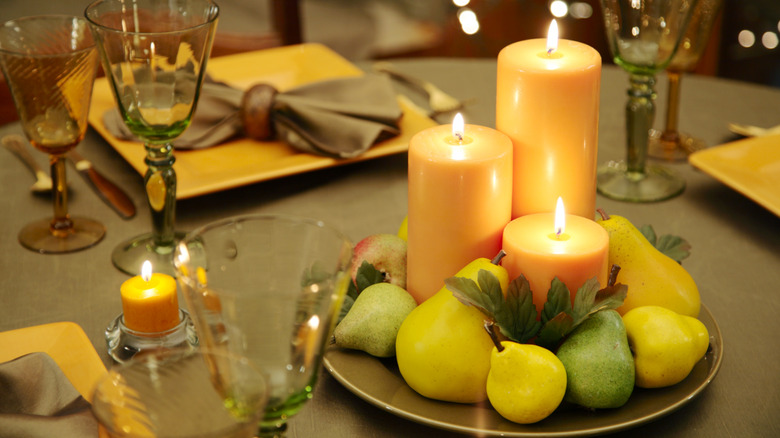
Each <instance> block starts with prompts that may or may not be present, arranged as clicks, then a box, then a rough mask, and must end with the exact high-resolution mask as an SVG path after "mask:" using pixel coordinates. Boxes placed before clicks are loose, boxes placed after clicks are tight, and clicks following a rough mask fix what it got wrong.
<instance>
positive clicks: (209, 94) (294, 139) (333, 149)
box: [103, 74, 402, 158]
mask: <svg viewBox="0 0 780 438" xmlns="http://www.w3.org/2000/svg"><path fill="white" fill-rule="evenodd" d="M243 97H244V92H243V91H241V90H238V89H235V88H232V87H230V86H228V85H226V84H223V83H219V82H214V81H212V80H208V79H207V80H206V81H204V83H203V87H202V90H201V94H200V98H199V102H198V108H197V110H196V112H195V115H194V117H193V120H192V123H191V125H190V127H189V128H187V130H186V131H185V132H184V133H183V134H182V135H181V137H179V138H177V139H176V140H174V142H173V144H174V147H175V148H176V149H179V150H185V149H199V148H205V147H210V146H215V145H218V144H220V143H223V142H225V141H228V140H230V139H231V138H233V137H236V136H239V135H243V133H244V131H245V129H244V126H243V123H242V116H241V114H240V111H241V105H242V99H243ZM269 104H270V113H271V115H270V122H271V124H272V128H273V131H274V132H275V135H276V137H275V138H276V139H277V140H280V141H283V142H285V143H287V144H289V145H290V146H292V147H293V148H295V149H297V150H300V151H302V152H307V153H312V154H318V155H324V156H331V157H337V158H352V157H356V156H358V155H360V154H362V153H363V152H365V151H366V150H368V149H369V148H370V147H371V146H372V145H374V144H375V143H377V142H379V141H382V140H385V139H387V138H390V137H393V136H396V135H398V134H399V133H400V129H399V128H398V122H399V120H400V119H401V115H402V112H401V108H400V106H399V105H398V101H397V100H396V96H395V92H394V90H393V88H392V84H391V83H390V80H389V79H388V78H387V76H385V75H377V74H366V75H363V76H357V77H349V78H339V79H332V80H327V81H320V82H315V83H312V84H308V85H304V86H301V87H298V88H295V89H292V90H289V91H286V92H283V93H278V94H276V95H275V96H274V98H273V100H272V101H269ZM103 121H104V123H105V125H106V128H107V129H108V130H109V131H110V132H111V133H112V134H113V135H114V136H115V137H117V138H119V139H125V140H127V139H133V138H134V136H133V135H132V133H131V132H130V131H129V130H128V129H127V127H126V126H125V124H124V123H123V122H122V119H121V116H120V115H119V111H118V110H116V109H112V110H110V111H107V112H106V113H105V114H104V117H103Z"/></svg>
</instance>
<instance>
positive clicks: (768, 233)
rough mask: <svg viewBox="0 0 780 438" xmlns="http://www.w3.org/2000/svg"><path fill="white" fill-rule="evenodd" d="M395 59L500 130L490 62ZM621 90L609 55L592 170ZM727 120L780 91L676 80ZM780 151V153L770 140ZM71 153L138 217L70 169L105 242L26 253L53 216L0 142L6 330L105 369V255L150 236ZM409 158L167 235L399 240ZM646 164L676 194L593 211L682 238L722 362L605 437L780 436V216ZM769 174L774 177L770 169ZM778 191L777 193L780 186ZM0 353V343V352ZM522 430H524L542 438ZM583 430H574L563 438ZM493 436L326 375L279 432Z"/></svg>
mask: <svg viewBox="0 0 780 438" xmlns="http://www.w3.org/2000/svg"><path fill="white" fill-rule="evenodd" d="M391 63H392V64H393V65H394V66H395V67H396V68H397V69H398V70H400V71H402V72H404V73H407V74H410V75H413V76H416V77H418V78H422V79H425V80H428V81H431V82H432V83H434V84H436V85H437V86H439V87H440V88H442V89H443V90H445V91H446V92H448V93H449V94H451V95H453V96H455V97H457V98H459V99H463V100H465V101H466V102H467V103H466V105H465V106H464V107H463V108H462V109H461V110H460V111H461V113H462V114H463V116H464V118H465V120H466V122H467V123H469V124H476V125H483V126H488V127H495V108H496V60H495V59H486V58H404V59H393V60H391ZM356 65H357V66H358V67H359V68H360V69H362V70H364V71H367V72H368V71H371V69H372V62H371V61H362V62H357V63H356ZM627 84H628V75H627V73H626V72H625V71H623V70H621V69H620V68H618V67H616V66H614V65H610V64H608V63H606V62H605V64H604V65H603V67H602V73H601V85H600V102H599V121H598V123H599V126H598V162H599V163H600V164H603V163H607V162H609V161H619V160H624V159H625V157H626V138H625V137H626V136H625V105H626V100H627V95H626V89H627ZM394 87H396V88H395V89H396V91H397V92H398V93H399V94H403V95H405V96H407V97H408V98H409V99H410V100H411V101H412V102H413V103H414V104H415V105H418V106H419V107H420V108H423V109H426V108H427V106H426V105H427V104H426V99H425V96H423V95H422V94H420V92H419V91H418V90H416V89H414V88H411V87H409V86H408V85H405V84H401V83H395V84H394ZM665 92H666V77H665V75H664V74H663V73H661V74H659V75H658V77H657V94H658V96H659V98H658V99H656V106H657V110H656V119H655V126H656V127H658V128H660V127H661V126H662V125H663V115H664V113H665V105H666V104H665V99H664V98H661V96H665ZM452 116H453V113H445V114H435V115H432V117H433V118H434V119H435V121H436V122H437V123H439V124H446V123H451V121H452ZM729 123H741V124H750V125H756V126H762V127H770V126H774V125H776V124H778V123H780V89H778V88H771V87H767V86H763V85H757V84H751V83H745V82H737V81H733V80H727V79H722V78H717V77H710V76H698V75H694V74H690V75H685V77H684V80H683V85H682V97H681V102H680V119H679V126H680V128H681V130H683V131H685V132H688V133H691V134H693V135H696V136H698V137H700V138H702V139H703V140H704V141H705V142H706V144H707V145H708V146H710V147H716V146H718V145H721V144H724V143H728V142H732V141H735V140H738V139H737V137H736V136H735V135H734V134H732V133H731V132H730V131H729V129H728V124H729ZM560 128H561V129H566V127H565V126H561V127H560ZM9 134H22V128H21V125H20V124H19V123H18V122H15V123H10V124H7V125H5V126H2V127H0V137H2V136H5V135H9ZM138 147H139V148H140V147H141V145H140V144H139V145H138ZM216 147H219V146H216ZM775 147H777V148H780V137H776V141H775ZM78 150H79V151H80V152H81V154H82V155H83V156H85V157H87V158H88V159H89V160H91V161H92V162H93V163H94V166H95V167H96V168H97V169H98V170H100V171H101V172H102V173H104V174H105V175H107V176H108V177H109V178H110V179H112V180H113V181H114V182H115V183H116V184H118V185H119V186H121V187H122V188H124V189H125V190H126V191H127V193H128V194H129V195H130V197H131V198H132V200H133V201H134V202H135V205H136V207H137V209H138V212H137V214H136V215H135V217H133V218H131V219H123V218H121V217H120V216H119V215H117V214H116V213H115V212H114V211H113V210H111V209H110V208H109V207H108V206H107V205H106V204H104V203H103V202H100V201H99V199H98V198H97V196H96V194H95V193H93V191H92V190H91V189H90V188H89V187H88V186H87V184H86V183H85V181H84V180H82V179H81V178H78V177H77V176H76V172H75V171H74V169H73V167H71V166H69V167H68V185H69V201H68V203H69V211H70V213H71V214H73V215H79V216H86V217H91V218H95V219H98V220H99V221H100V222H102V223H103V224H104V225H105V226H106V228H107V233H106V235H105V238H104V239H103V240H102V241H101V242H99V243H98V244H97V245H96V246H94V247H92V248H89V249H86V250H82V251H78V252H73V253H68V254H58V255H43V254H38V253H35V252H32V251H29V250H27V249H25V248H23V247H22V246H21V245H20V244H19V242H18V241H17V233H18V232H19V230H20V229H21V228H22V227H23V225H24V224H25V223H27V222H28V221H30V220H32V219H38V218H43V217H47V216H51V215H52V208H51V199H50V198H49V197H48V196H42V195H40V194H34V193H32V192H31V190H30V185H31V184H32V183H33V178H32V174H31V173H30V172H29V171H28V170H27V169H25V167H24V166H23V165H22V164H21V163H20V161H19V160H18V159H17V158H16V157H14V156H13V155H12V154H11V153H10V152H9V151H8V150H6V149H5V148H0V211H2V213H0V272H1V274H0V332H3V331H9V330H14V329H20V328H25V327H31V326H37V325H41V324H47V323H54V322H61V321H69V322H73V323H75V324H77V325H78V326H80V327H81V328H82V329H83V331H84V333H86V335H87V337H88V339H89V341H90V342H91V345H92V347H94V349H95V350H96V351H97V354H98V355H99V357H100V359H101V360H102V361H103V364H104V365H105V366H106V367H110V366H112V365H113V362H112V360H111V359H110V357H109V355H108V352H107V347H106V338H105V331H106V327H107V326H108V325H109V323H110V322H111V321H112V320H113V319H114V318H116V317H117V315H119V314H120V313H121V310H122V307H121V298H120V293H119V290H120V285H121V284H122V282H124V281H125V280H127V279H128V278H129V277H128V276H127V275H126V274H124V273H122V272H120V271H119V270H118V269H116V268H115V267H114V266H113V265H112V262H111V252H112V250H113V249H114V248H115V247H116V246H117V245H118V244H119V243H120V242H121V241H123V240H124V239H126V238H128V237H129V236H134V235H137V234H141V233H144V232H148V231H149V230H150V227H151V224H150V219H149V217H150V214H149V206H148V204H147V201H146V193H145V190H144V185H143V178H142V175H140V174H139V172H137V171H136V170H135V169H134V168H133V167H132V166H131V165H129V164H128V162H127V161H125V159H123V157H122V156H121V155H120V154H118V153H117V152H116V151H115V150H114V148H112V147H111V145H110V144H109V143H108V142H107V141H106V140H105V139H104V138H103V137H102V136H101V135H99V134H98V133H97V132H96V131H95V130H93V129H91V128H90V129H89V130H88V132H87V134H86V138H85V139H84V140H83V141H82V143H81V144H80V145H79V146H78ZM33 154H34V157H35V159H36V160H37V161H38V162H39V163H40V164H41V165H42V166H46V165H47V157H46V156H45V154H43V153H41V152H36V151H33ZM407 160H408V155H407V153H406V152H405V151H401V152H399V153H393V154H389V155H386V156H381V157H378V158H374V159H371V160H365V161H359V162H351V163H348V164H345V165H335V166H327V167H325V168H322V169H317V170H312V171H308V172H303V173H295V174H291V175H286V176H280V177H278V178H271V179H268V180H265V181H261V182H257V183H251V184H246V185H239V186H236V187H232V188H228V189H225V190H219V191H216V192H213V193H205V194H202V195H199V196H193V197H189V198H187V199H181V200H179V201H178V203H177V205H176V227H177V229H179V230H184V231H188V230H193V229H195V228H197V227H200V226H202V225H205V224H208V223H210V222H213V221H216V220H218V219H223V218H226V217H231V216H239V215H246V214H255V213H275V214H288V215H297V216H307V217H312V218H317V219H320V220H322V221H324V222H326V223H329V224H332V225H333V226H335V227H337V228H338V229H340V230H341V231H342V232H343V233H345V234H346V235H347V236H348V237H349V238H350V239H351V240H352V241H353V242H358V241H359V240H361V239H362V238H364V237H366V236H369V235H371V234H377V233H390V234H395V233H396V232H397V230H398V229H399V225H400V224H401V222H402V221H403V219H404V217H405V216H406V214H407ZM652 161H653V162H657V163H658V164H662V165H664V166H666V167H668V168H669V169H671V170H673V171H674V172H677V173H678V174H679V175H681V176H682V177H683V178H684V179H685V181H686V183H687V185H686V188H685V190H684V192H683V193H682V194H681V195H679V196H676V197H674V198H672V199H669V200H665V201H661V202H654V203H629V202H619V201H615V200H611V199H608V198H606V197H603V196H601V195H598V196H597V199H596V203H597V206H598V207H600V208H602V209H604V210H605V211H607V212H608V213H610V214H616V215H620V216H624V217H626V218H628V219H629V220H630V221H631V222H632V223H634V224H635V225H638V226H639V225H652V226H653V228H654V230H655V231H656V233H657V234H658V235H663V234H671V235H676V236H681V237H683V238H684V239H686V240H687V241H688V242H689V244H690V246H691V250H690V256H689V257H688V258H686V259H685V260H683V262H682V265H683V267H684V268H685V269H686V270H687V271H688V272H689V273H690V274H691V276H692V277H693V278H694V280H695V282H696V284H697V285H698V288H699V291H700V294H701V300H702V303H703V305H704V306H706V308H707V309H708V311H709V313H710V314H711V315H712V319H713V321H714V322H715V323H716V325H717V327H718V329H719V335H720V336H721V344H720V348H722V362H721V363H720V364H719V365H720V366H719V369H717V370H716V371H717V372H716V373H714V375H711V376H709V377H708V381H707V382H706V383H707V384H706V387H704V388H703V390H701V391H700V392H697V393H696V394H695V396H692V397H690V399H686V400H683V401H682V402H681V403H679V406H675V408H674V409H670V410H668V412H664V415H661V416H658V417H657V418H652V420H651V421H641V419H640V421H637V422H636V423H631V424H627V425H626V426H625V427H620V428H616V429H614V430H612V429H610V430H603V431H602V432H610V433H613V436H616V437H629V436H630V437H633V438H636V437H660V436H663V437H680V438H682V437H685V438H695V437H702V438H704V437H706V438H719V437H768V436H780V421H778V420H777V413H778V412H780V342H778V336H779V335H780V293H778V285H780V217H778V216H777V215H776V214H774V213H772V212H771V211H770V210H769V209H767V208H765V206H763V205H761V204H760V203H759V202H756V201H755V200H753V199H751V198H749V197H747V196H745V195H744V194H743V193H741V192H740V191H738V190H735V189H734V188H733V187H731V186H729V185H728V184H724V183H723V182H721V181H720V180H719V179H717V178H714V177H713V176H711V175H710V174H709V173H707V172H703V171H701V170H699V169H697V168H696V167H694V166H692V165H691V164H690V163H688V162H687V161H681V162H663V161H659V160H652ZM775 164H777V163H775ZM174 168H175V165H174ZM775 172H780V170H779V169H778V168H777V166H775ZM774 190H776V191H780V186H777V187H775V188H774ZM180 302H182V303H183V300H180ZM711 334H713V333H711ZM3 348H4V346H3V345H0V351H1V350H3ZM331 348H333V347H331ZM532 430H533V429H529V435H528V436H537V435H534V434H533V433H532V432H531V431H532ZM586 434H589V433H587V432H583V433H582V434H579V433H577V431H572V432H570V433H568V434H567V435H566V436H578V435H586ZM2 435H3V433H2V431H0V436H2ZM492 435H495V436H501V435H502V432H501V431H481V432H476V433H475V432H471V431H469V430H461V429H457V428H452V427H447V425H446V424H432V423H431V422H426V421H424V418H423V419H420V418H416V417H415V416H414V415H399V414H398V412H396V411H394V410H393V409H392V408H389V407H386V406H381V405H379V404H376V403H370V402H368V401H366V400H365V399H364V398H363V397H361V396H360V394H357V393H356V392H355V391H354V390H351V389H350V388H348V387H347V386H346V385H343V384H342V382H340V381H339V380H337V379H336V378H334V377H333V375H332V374H331V373H330V372H328V370H326V369H325V367H323V369H322V370H321V374H320V377H319V380H318V382H317V385H316V389H315V390H314V393H313V398H312V399H311V400H310V401H309V402H308V403H307V404H306V405H305V406H304V408H303V409H302V410H301V411H300V412H299V413H298V414H297V415H295V416H294V417H293V418H292V419H291V421H290V427H289V430H288V436H289V437H291V438H292V437H323V438H325V437H334V438H335V437H338V438H344V437H373V438H382V437H430V436H436V437H460V436H492ZM507 435H509V436H512V434H511V433H507ZM520 436H525V435H520ZM538 436H543V434H539V435H538Z"/></svg>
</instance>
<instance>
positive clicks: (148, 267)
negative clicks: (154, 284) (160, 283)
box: [141, 260, 152, 281]
mask: <svg viewBox="0 0 780 438" xmlns="http://www.w3.org/2000/svg"><path fill="white" fill-rule="evenodd" d="M141 278H143V279H144V281H149V280H151V279H152V262H150V261H149V260H145V261H144V264H143V265H141Z"/></svg>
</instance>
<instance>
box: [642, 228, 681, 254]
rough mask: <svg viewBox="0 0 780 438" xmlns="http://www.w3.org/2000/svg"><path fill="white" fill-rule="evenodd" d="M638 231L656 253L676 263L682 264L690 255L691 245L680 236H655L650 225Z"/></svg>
mask: <svg viewBox="0 0 780 438" xmlns="http://www.w3.org/2000/svg"><path fill="white" fill-rule="evenodd" d="M639 231H640V232H641V233H642V235H643V236H645V238H646V239H647V240H648V241H649V242H650V244H651V245H653V246H654V247H655V248H656V249H657V250H658V251H661V252H662V253H664V254H665V255H666V256H668V257H669V258H671V259H672V260H674V261H676V262H677V263H682V261H683V260H685V259H686V258H688V256H689V255H691V244H690V243H688V241H687V240H685V239H683V238H682V237H680V236H673V235H671V234H663V235H661V236H657V235H656V234H655V230H654V229H653V226H652V225H644V226H641V227H639Z"/></svg>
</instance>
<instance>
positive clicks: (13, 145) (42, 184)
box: [2, 134, 52, 193]
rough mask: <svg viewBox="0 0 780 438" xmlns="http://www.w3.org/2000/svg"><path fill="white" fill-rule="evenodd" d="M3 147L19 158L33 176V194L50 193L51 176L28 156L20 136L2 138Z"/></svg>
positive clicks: (13, 135)
mask: <svg viewBox="0 0 780 438" xmlns="http://www.w3.org/2000/svg"><path fill="white" fill-rule="evenodd" d="M2 143H3V146H5V147H6V148H7V149H8V150H9V151H11V152H13V153H14V155H16V156H17V157H19V159H21V160H22V162H23V163H24V164H25V165H26V166H27V168H28V169H30V170H31V171H32V172H33V173H34V174H35V183H34V184H33V185H32V187H30V190H32V191H33V193H50V192H51V188H52V182H51V176H49V174H48V173H47V172H45V171H44V170H43V169H42V168H41V167H40V166H39V165H38V163H37V162H36V161H35V159H34V158H33V157H32V155H30V152H29V151H28V150H27V148H26V147H25V143H27V141H26V140H25V139H23V138H22V137H21V136H20V135H17V134H11V135H6V136H5V137H3V140H2Z"/></svg>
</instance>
